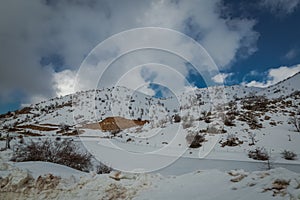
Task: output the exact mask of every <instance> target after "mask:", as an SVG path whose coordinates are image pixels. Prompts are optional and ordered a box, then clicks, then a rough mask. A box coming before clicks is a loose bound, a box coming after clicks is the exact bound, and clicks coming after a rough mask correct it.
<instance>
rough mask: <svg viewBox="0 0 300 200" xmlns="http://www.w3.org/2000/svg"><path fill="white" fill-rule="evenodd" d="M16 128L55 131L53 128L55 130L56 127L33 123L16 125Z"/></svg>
mask: <svg viewBox="0 0 300 200" xmlns="http://www.w3.org/2000/svg"><path fill="white" fill-rule="evenodd" d="M17 128H21V129H25V128H26V129H31V130H36V131H55V130H57V128H51V127H44V126H37V125H33V124H29V125H23V126H17Z"/></svg>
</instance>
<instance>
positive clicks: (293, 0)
mask: <svg viewBox="0 0 300 200" xmlns="http://www.w3.org/2000/svg"><path fill="white" fill-rule="evenodd" d="M299 4H300V0H261V6H263V7H264V8H267V9H269V10H270V11H271V12H272V13H274V14H290V13H292V12H294V11H295V10H296V8H297V7H298V6H299Z"/></svg>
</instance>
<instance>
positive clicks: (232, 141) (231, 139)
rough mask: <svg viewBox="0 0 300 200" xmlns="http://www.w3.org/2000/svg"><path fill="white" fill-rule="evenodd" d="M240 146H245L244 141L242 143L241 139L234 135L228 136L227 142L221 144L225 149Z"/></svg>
mask: <svg viewBox="0 0 300 200" xmlns="http://www.w3.org/2000/svg"><path fill="white" fill-rule="evenodd" d="M240 144H243V141H240V140H239V138H238V137H236V136H235V135H233V134H228V135H227V139H226V141H224V142H221V146H222V147H225V146H229V147H234V146H238V145H240Z"/></svg>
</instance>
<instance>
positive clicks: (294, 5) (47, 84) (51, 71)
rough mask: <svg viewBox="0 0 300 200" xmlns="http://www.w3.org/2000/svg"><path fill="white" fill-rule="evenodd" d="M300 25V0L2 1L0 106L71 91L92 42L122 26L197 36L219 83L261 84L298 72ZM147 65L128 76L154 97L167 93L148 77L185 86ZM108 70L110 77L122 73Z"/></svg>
mask: <svg viewBox="0 0 300 200" xmlns="http://www.w3.org/2000/svg"><path fill="white" fill-rule="evenodd" d="M299 25H300V0H254V1H246V0H241V1H235V0H224V1H222V0H211V1H196V0H191V1H176V0H175V1H174V0H164V1H163V0H152V1H138V0H132V1H130V0H128V1H127V0H125V1H121V0H110V1H108V0H99V1H95V0H76V1H75V0H71V1H70V0H61V1H57V0H47V1H45V0H35V1H23V0H4V1H1V3H0V27H1V28H0V42H1V46H0V66H1V68H0V69H1V72H0V91H1V94H0V113H5V112H7V111H13V110H16V109H18V108H20V107H22V106H24V105H28V104H31V103H37V102H39V101H42V100H46V99H49V98H52V97H55V96H61V95H65V94H69V93H72V92H74V90H73V88H74V78H75V77H76V74H77V72H78V70H79V67H80V65H81V63H82V61H83V60H84V58H86V56H87V55H88V54H89V52H90V51H91V50H92V49H93V48H94V47H96V46H97V45H98V44H99V43H100V42H102V41H104V40H105V39H107V38H109V37H110V36H112V35H114V34H117V33H119V32H122V31H125V30H128V29H133V28H139V27H148V26H152V27H153V26H154V27H162V28H168V29H172V30H176V31H179V32H182V33H184V34H187V35H188V36H190V37H192V38H193V39H194V40H196V41H197V42H199V44H201V45H202V46H203V47H204V48H205V49H206V50H207V52H208V53H209V54H210V56H211V57H212V58H213V60H214V61H215V63H216V64H217V66H218V68H219V70H220V73H219V74H217V75H216V76H214V77H212V80H213V81H214V82H215V83H216V84H225V85H233V84H243V85H248V86H256V87H266V86H268V85H270V84H274V83H276V82H278V81H280V80H282V79H284V78H287V77H288V76H291V75H293V74H294V73H296V72H298V71H300V65H299V64H300V61H299V60H300V40H299V35H300V26H299ZM166 39H167V38H166ZM122 45H126V44H122ZM128 45H129V44H128ZM112 51H113V50H112ZM112 53H114V52H112ZM149 55H151V56H153V55H155V54H152V53H150V54H149ZM137 57H139V58H140V57H141V56H136V58H137ZM156 57H157V56H156ZM167 58H171V57H170V56H168V55H167V56H166V57H165V58H161V59H162V60H164V59H167ZM148 60H151V59H150V58H149V59H148ZM175 60H176V59H175ZM175 60H173V63H175ZM127 61H128V60H127ZM130 62H131V61H130ZM130 62H129V61H128V62H127V64H128V63H130ZM176 62H177V60H176ZM120 63H121V62H120ZM171 63H172V62H171ZM177 63H178V62H177ZM182 65H183V66H187V65H186V63H184V64H182ZM116 67H118V66H116ZM151 70H152V71H151ZM151 70H150V71H149V69H148V71H149V73H152V74H155V76H151V78H150V79H149V77H148V76H147V73H148V71H147V70H146V71H147V73H145V69H142V68H141V70H136V71H135V72H133V73H135V74H134V75H133V76H131V78H130V79H128V80H125V82H126V81H127V82H130V84H131V86H132V87H133V86H134V84H140V85H143V84H148V86H147V88H145V90H144V91H145V92H146V93H148V94H151V95H156V96H164V95H165V94H167V93H168V92H166V91H167V89H164V87H159V86H158V85H155V84H151V83H150V82H151V81H159V80H162V79H163V80H165V82H166V84H170V85H171V86H172V87H181V86H182V87H185V86H186V85H185V82H184V81H174V80H173V79H172V78H168V76H167V75H168V74H167V72H165V71H163V70H161V71H160V70H159V68H155V67H154V68H153V69H151ZM155 70H156V71H155ZM117 71H118V70H117ZM120 71H122V70H120ZM123 71H124V70H123ZM110 73H111V74H108V76H107V77H111V79H118V77H119V76H121V75H120V74H117V73H113V72H110ZM164 73H166V74H164ZM180 73H181V74H182V75H183V76H184V77H186V79H187V80H188V82H189V83H190V84H192V85H194V86H197V87H203V86H205V85H206V84H205V81H204V80H203V79H202V78H201V76H200V75H197V74H195V73H193V72H192V71H191V70H188V69H182V70H180ZM132 77H134V78H132ZM149 80H150V82H149ZM104 81H105V80H104ZM108 82H109V80H108ZM180 84H181V85H180ZM103 87H104V86H103ZM164 91H165V92H164Z"/></svg>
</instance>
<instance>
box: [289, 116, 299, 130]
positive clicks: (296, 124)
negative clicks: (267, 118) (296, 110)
mask: <svg viewBox="0 0 300 200" xmlns="http://www.w3.org/2000/svg"><path fill="white" fill-rule="evenodd" d="M289 122H290V123H291V124H292V125H293V126H294V127H295V128H296V131H297V132H300V119H299V118H298V117H297V116H296V115H295V116H293V117H291V118H290V119H289Z"/></svg>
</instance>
